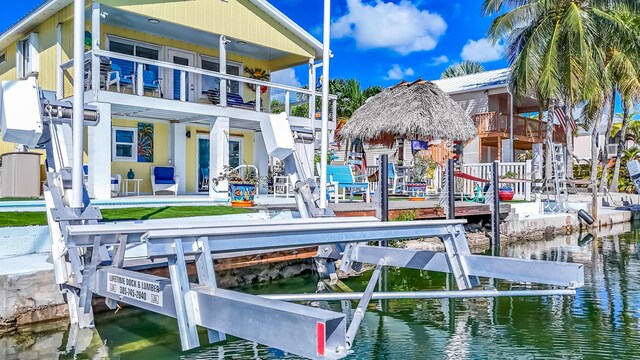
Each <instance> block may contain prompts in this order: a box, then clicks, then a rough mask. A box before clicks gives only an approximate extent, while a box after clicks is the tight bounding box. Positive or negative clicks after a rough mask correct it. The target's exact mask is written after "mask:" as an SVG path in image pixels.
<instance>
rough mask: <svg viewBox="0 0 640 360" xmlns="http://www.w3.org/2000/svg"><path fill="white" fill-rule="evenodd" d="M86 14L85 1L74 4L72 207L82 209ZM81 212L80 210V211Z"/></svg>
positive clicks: (78, 0) (77, 1) (75, 0)
mask: <svg viewBox="0 0 640 360" xmlns="http://www.w3.org/2000/svg"><path fill="white" fill-rule="evenodd" d="M84 12H85V1H84V0H74V3H73V124H72V129H73V132H72V134H73V135H72V138H73V142H72V144H73V165H72V174H71V178H72V180H71V204H70V205H71V207H73V208H76V209H80V208H81V207H82V197H83V190H82V188H83V184H82V182H83V172H82V152H83V150H84V31H85V30H84V29H85V23H84ZM78 211H79V210H78Z"/></svg>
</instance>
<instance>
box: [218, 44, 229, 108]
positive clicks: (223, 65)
mask: <svg viewBox="0 0 640 360" xmlns="http://www.w3.org/2000/svg"><path fill="white" fill-rule="evenodd" d="M228 42H229V41H228V40H227V38H226V37H225V36H224V35H220V39H219V44H218V48H219V50H220V73H221V74H226V73H227V43H228ZM220 106H227V80H225V79H220Z"/></svg>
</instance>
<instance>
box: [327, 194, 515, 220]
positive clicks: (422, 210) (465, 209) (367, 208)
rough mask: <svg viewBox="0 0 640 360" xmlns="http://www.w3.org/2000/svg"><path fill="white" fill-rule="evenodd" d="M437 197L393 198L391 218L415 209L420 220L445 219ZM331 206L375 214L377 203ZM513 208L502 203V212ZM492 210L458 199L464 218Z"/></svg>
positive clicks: (339, 210) (343, 212)
mask: <svg viewBox="0 0 640 360" xmlns="http://www.w3.org/2000/svg"><path fill="white" fill-rule="evenodd" d="M437 204H438V200H437V199H427V200H425V201H408V200H391V199H390V201H389V219H394V218H397V217H398V216H400V215H401V214H402V213H404V212H407V211H415V212H416V218H417V219H420V220H428V219H444V218H445V215H444V209H443V208H441V207H439V206H437ZM329 207H330V208H331V209H332V210H333V211H334V212H335V213H336V216H375V215H376V205H375V204H371V203H362V202H358V203H355V202H354V203H348V202H344V203H338V204H333V203H332V204H330V205H329ZM510 209H511V206H510V205H509V204H501V205H500V213H501V214H508V213H509V211H510ZM489 215H491V211H490V209H489V204H480V203H470V202H466V201H456V217H459V218H464V217H468V216H489Z"/></svg>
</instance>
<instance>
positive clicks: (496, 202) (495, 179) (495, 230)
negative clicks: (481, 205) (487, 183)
mask: <svg viewBox="0 0 640 360" xmlns="http://www.w3.org/2000/svg"><path fill="white" fill-rule="evenodd" d="M499 165H500V163H499V162H498V161H497V160H496V161H494V162H493V171H492V172H491V186H492V187H493V212H492V213H491V233H492V236H491V246H492V248H493V249H496V250H497V249H498V248H499V247H500V196H498V192H499V190H500V184H499V182H500V179H499V176H498V169H499V167H500V166H499Z"/></svg>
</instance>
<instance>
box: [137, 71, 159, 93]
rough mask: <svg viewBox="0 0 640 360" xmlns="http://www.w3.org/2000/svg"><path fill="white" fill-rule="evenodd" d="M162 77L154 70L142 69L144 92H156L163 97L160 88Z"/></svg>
mask: <svg viewBox="0 0 640 360" xmlns="http://www.w3.org/2000/svg"><path fill="white" fill-rule="evenodd" d="M160 80H162V79H160V78H159V77H158V75H156V73H155V72H153V71H152V70H143V71H142V84H143V89H144V92H145V93H146V92H150V93H151V95H154V94H155V93H156V92H157V93H158V95H159V96H160V97H162V90H160Z"/></svg>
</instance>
